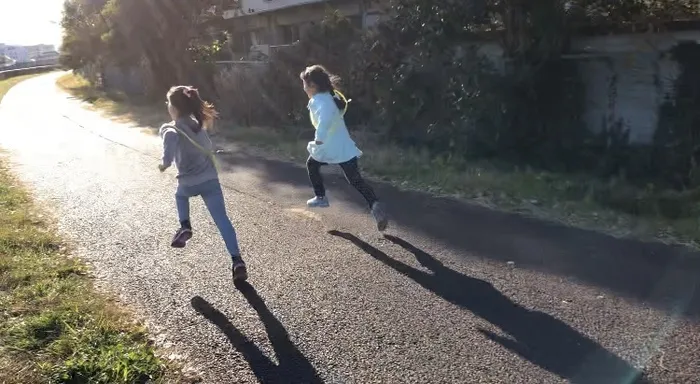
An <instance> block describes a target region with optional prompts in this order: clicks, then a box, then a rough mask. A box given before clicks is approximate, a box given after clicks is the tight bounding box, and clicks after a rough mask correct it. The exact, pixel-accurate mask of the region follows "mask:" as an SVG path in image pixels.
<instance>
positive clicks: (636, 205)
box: [59, 74, 700, 247]
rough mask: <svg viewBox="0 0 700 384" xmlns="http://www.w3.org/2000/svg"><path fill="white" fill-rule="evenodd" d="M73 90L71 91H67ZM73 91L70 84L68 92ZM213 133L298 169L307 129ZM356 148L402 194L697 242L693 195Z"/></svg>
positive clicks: (119, 102)
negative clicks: (420, 193)
mask: <svg viewBox="0 0 700 384" xmlns="http://www.w3.org/2000/svg"><path fill="white" fill-rule="evenodd" d="M71 84H73V86H71ZM75 84H78V86H76V85H75ZM59 85H60V86H61V87H63V88H64V89H66V90H67V91H69V92H71V93H73V94H74V95H76V96H77V97H80V98H82V99H83V100H86V101H90V102H92V103H93V106H94V107H95V108H97V109H98V110H101V111H103V112H104V113H105V114H106V115H107V116H110V117H112V118H115V119H125V120H131V121H134V122H136V123H137V124H139V125H140V126H142V127H145V128H148V127H150V128H151V130H153V128H155V127H158V125H159V124H160V123H162V122H163V121H164V120H165V119H166V116H165V110H164V108H163V107H162V106H161V105H148V104H144V103H143V102H142V101H141V100H137V101H126V99H125V98H124V97H123V96H121V95H108V94H105V93H99V92H96V91H95V90H94V89H92V87H90V84H88V83H87V82H86V81H85V80H83V79H80V78H78V77H76V76H74V75H72V74H71V75H67V76H65V77H64V78H63V79H61V80H59ZM218 125H219V130H220V132H221V133H222V134H223V135H224V136H226V137H227V138H230V139H231V140H234V141H235V142H241V143H247V144H250V145H252V146H254V147H256V148H258V149H260V150H261V152H262V153H263V154H266V155H272V156H274V157H277V158H281V159H284V160H291V161H295V162H303V161H304V160H305V159H306V157H307V156H308V155H307V153H306V143H307V141H308V138H309V137H311V135H312V132H313V131H312V128H311V127H286V128H284V129H282V128H277V129H275V128H268V127H241V126H234V125H232V124H228V123H227V122H225V121H223V122H220V123H219V124H218ZM353 136H354V138H355V140H356V141H357V143H358V145H359V146H360V147H361V148H362V150H363V152H364V156H363V159H362V162H361V163H362V166H363V170H364V171H365V172H366V173H367V174H368V175H370V176H371V177H373V178H376V179H381V180H384V181H388V182H391V183H393V184H395V185H397V186H399V187H401V188H404V189H413V190H421V191H427V192H430V193H433V194H437V195H449V196H454V197H458V198H462V199H465V200H468V201H470V202H472V203H477V204H481V205H484V206H488V207H490V208H493V209H499V210H504V211H510V212H518V213H522V214H526V215H530V216H535V217H539V218H542V219H546V220H551V221H556V222H560V223H562V224H565V225H570V226H574V227H579V228H585V229H591V230H597V231H602V232H606V233H609V234H612V235H615V236H621V237H622V236H625V237H634V238H641V239H654V240H660V241H664V242H669V243H682V244H685V245H688V246H691V247H697V246H698V242H700V220H699V219H698V218H699V217H700V203H699V202H700V193H698V192H697V191H691V192H686V193H676V192H670V191H653V190H647V189H640V188H636V187H633V186H631V185H629V184H627V183H625V182H623V181H620V180H600V179H595V178H592V177H590V176H586V175H563V174H556V173H549V172H539V171H533V170H528V169H514V168H512V167H511V168H504V167H496V166H494V165H493V164H489V163H485V162H481V163H473V162H465V161H463V160H461V159H445V158H435V157H433V156H430V154H429V153H427V152H421V151H417V150H411V149H405V148H401V147H399V146H396V145H385V144H382V145H378V144H377V141H376V140H374V139H373V138H372V136H371V135H369V134H365V133H363V132H361V131H360V132H358V131H357V130H355V131H354V132H353Z"/></svg>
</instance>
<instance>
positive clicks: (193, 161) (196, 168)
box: [160, 117, 218, 187]
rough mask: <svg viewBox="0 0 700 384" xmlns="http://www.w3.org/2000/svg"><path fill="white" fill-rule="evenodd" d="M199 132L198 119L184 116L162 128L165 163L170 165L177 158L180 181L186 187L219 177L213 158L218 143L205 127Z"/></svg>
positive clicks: (167, 165)
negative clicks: (212, 139) (214, 143)
mask: <svg viewBox="0 0 700 384" xmlns="http://www.w3.org/2000/svg"><path fill="white" fill-rule="evenodd" d="M176 127H177V129H175V128H176ZM178 131H179V132H178ZM195 131H197V121H195V120H194V119H192V118H190V117H188V118H180V119H177V120H176V121H173V122H170V123H167V124H163V126H162V127H160V137H161V138H162V139H163V166H165V168H167V167H170V165H172V163H173V161H174V162H175V166H176V167H177V180H178V183H179V184H180V185H182V186H186V187H189V186H194V185H199V184H202V183H204V182H206V181H209V180H214V179H218V175H217V172H216V166H215V165H214V162H213V161H212V157H213V151H214V149H213V147H214V146H213V144H212V142H211V139H209V135H207V132H206V131H205V130H204V129H200V130H199V131H197V133H195ZM182 135H187V136H188V137H189V138H190V139H192V140H194V141H195V142H196V143H197V144H199V146H201V147H202V148H204V149H206V150H207V151H208V153H204V151H202V149H201V148H197V147H196V146H195V145H194V144H192V143H191V142H190V140H188V139H187V137H183V136H182Z"/></svg>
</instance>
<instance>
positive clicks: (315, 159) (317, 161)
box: [300, 65, 389, 231]
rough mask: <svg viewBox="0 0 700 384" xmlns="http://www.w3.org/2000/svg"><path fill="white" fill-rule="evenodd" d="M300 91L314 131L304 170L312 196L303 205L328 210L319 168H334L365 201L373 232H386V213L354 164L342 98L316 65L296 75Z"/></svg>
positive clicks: (357, 153) (329, 77)
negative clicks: (331, 165) (372, 219)
mask: <svg viewBox="0 0 700 384" xmlns="http://www.w3.org/2000/svg"><path fill="white" fill-rule="evenodd" d="M300 77H301V80H302V81H303V83H304V91H305V92H306V94H307V95H308V96H309V104H308V108H309V113H310V116H311V123H312V124H313V126H314V128H315V129H316V135H315V137H314V141H311V142H309V144H308V146H307V150H308V151H309V155H310V156H309V159H308V160H307V161H306V168H307V170H308V172H309V180H310V181H311V185H312V186H313V189H314V193H315V194H316V196H315V197H314V198H313V199H310V200H309V201H307V202H306V204H307V205H308V206H309V207H312V208H314V207H319V208H321V207H323V208H325V207H328V206H329V203H328V197H327V196H326V189H325V187H324V185H323V178H322V177H321V166H323V165H328V164H338V165H340V167H341V168H342V169H343V173H345V178H346V179H347V181H348V182H349V183H350V185H352V186H353V187H355V189H357V190H358V191H359V192H360V193H361V194H362V196H363V197H364V198H365V200H366V201H367V204H368V205H369V208H370V210H371V212H372V216H374V219H375V221H376V222H377V229H378V230H380V231H384V230H386V228H387V226H388V224H389V220H388V218H387V214H386V210H385V209H384V207H383V205H382V204H381V203H380V202H379V200H378V199H377V196H376V195H375V193H374V190H373V189H372V187H370V186H369V184H367V182H366V181H365V180H364V179H363V178H362V175H361V174H360V170H359V166H358V163H357V160H358V158H359V157H360V156H362V151H360V150H359V149H358V148H357V146H356V145H355V142H354V141H353V140H352V138H351V137H350V134H349V133H348V129H347V127H346V126H345V120H344V119H343V115H344V114H345V111H346V110H347V107H348V101H347V100H346V99H345V97H344V96H343V95H342V94H341V93H340V92H338V91H337V90H335V87H334V86H333V80H335V79H337V78H336V77H335V76H332V75H330V74H329V73H328V71H326V69H325V68H323V67H322V66H320V65H313V66H311V67H308V68H306V69H305V70H304V71H303V72H302V73H301V75H300Z"/></svg>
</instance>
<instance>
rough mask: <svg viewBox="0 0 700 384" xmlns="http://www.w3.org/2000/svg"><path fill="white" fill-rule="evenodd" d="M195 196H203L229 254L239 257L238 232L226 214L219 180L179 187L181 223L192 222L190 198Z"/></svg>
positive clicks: (177, 193)
mask: <svg viewBox="0 0 700 384" xmlns="http://www.w3.org/2000/svg"><path fill="white" fill-rule="evenodd" d="M194 196H202V200H204V204H205V205H206V206H207V209H208V210H209V214H210V215H211V218H212V219H213V220H214V223H215V224H216V227H217V228H218V229H219V232H220V233H221V237H222V238H223V239H224V243H226V248H227V249H228V253H229V254H231V257H233V258H236V257H239V256H240V255H241V251H240V249H239V248H238V239H237V237H236V230H235V229H234V228H233V224H231V219H229V217H228V214H227V213H226V204H225V203H224V193H223V192H222V190H221V184H220V183H219V180H217V179H214V180H209V181H205V182H203V183H202V184H198V185H192V186H182V185H178V187H177V192H175V202H176V203H177V215H178V217H179V218H180V222H183V221H185V220H187V221H189V220H190V197H194Z"/></svg>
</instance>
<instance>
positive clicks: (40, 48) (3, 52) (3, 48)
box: [0, 44, 58, 63]
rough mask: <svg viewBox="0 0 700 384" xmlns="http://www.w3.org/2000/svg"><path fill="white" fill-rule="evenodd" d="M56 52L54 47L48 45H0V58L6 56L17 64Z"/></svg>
mask: <svg viewBox="0 0 700 384" xmlns="http://www.w3.org/2000/svg"><path fill="white" fill-rule="evenodd" d="M53 53H55V54H56V55H58V53H57V52H56V47H54V46H53V45H50V44H39V45H27V46H25V45H6V44H0V56H7V57H9V58H11V59H12V60H15V61H16V62H18V63H26V62H29V61H32V60H39V59H41V58H42V57H46V56H47V55H49V56H50V55H52V54H53Z"/></svg>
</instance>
